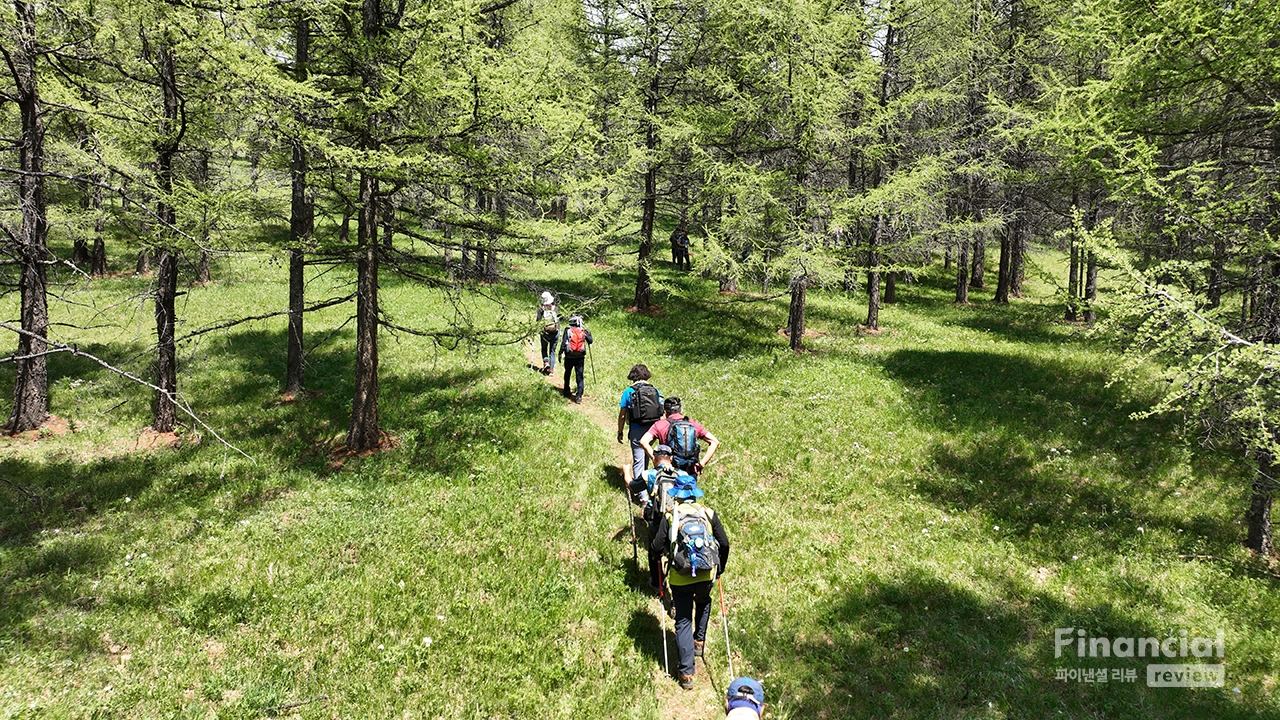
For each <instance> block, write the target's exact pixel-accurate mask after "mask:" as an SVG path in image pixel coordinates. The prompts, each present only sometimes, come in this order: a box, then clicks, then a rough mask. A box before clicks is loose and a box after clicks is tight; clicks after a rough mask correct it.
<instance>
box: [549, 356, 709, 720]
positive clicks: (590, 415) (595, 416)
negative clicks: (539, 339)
mask: <svg viewBox="0 0 1280 720" xmlns="http://www.w3.org/2000/svg"><path fill="white" fill-rule="evenodd" d="M525 357H526V358H527V359H528V361H529V364H530V365H531V366H533V367H541V365H542V358H540V357H538V353H537V351H536V350H535V349H534V347H533V345H531V344H528V345H525ZM587 380H588V384H587V392H586V394H585V395H584V397H583V400H582V404H581V405H579V404H576V403H574V402H572V401H570V400H568V399H567V398H566V399H565V402H566V403H568V405H569V407H571V408H573V409H574V410H576V411H578V412H580V413H582V414H583V415H584V416H585V417H586V418H587V419H588V420H590V421H591V422H592V424H594V425H597V426H598V427H600V428H601V430H603V431H604V433H605V436H606V437H608V438H609V440H610V442H609V444H610V446H611V447H612V448H613V459H614V462H615V463H617V465H618V467H622V466H623V465H624V464H629V463H630V462H631V450H630V447H631V446H630V444H629V443H627V442H623V443H615V442H613V439H614V438H615V437H616V435H617V432H618V405H617V399H616V398H612V397H604V396H603V395H601V394H600V392H599V390H598V388H593V387H592V384H591V383H590V382H589V381H590V375H588V376H587ZM546 381H547V383H548V384H550V385H551V386H552V387H554V388H556V389H557V390H559V391H563V390H564V387H563V381H564V374H563V373H562V372H561V370H560V368H559V367H557V368H556V370H555V371H554V372H552V373H551V374H550V375H548V376H546ZM617 498H618V502H619V503H625V504H626V506H627V511H628V514H629V515H630V516H631V521H632V522H633V523H635V524H636V531H637V532H638V533H639V537H640V538H642V539H643V537H644V536H645V523H644V520H643V519H641V518H640V516H639V515H637V514H636V512H635V508H634V506H633V505H632V504H631V503H629V502H627V500H626V498H625V497H624V495H623V493H622V492H618V493H617ZM639 557H640V559H639V563H640V564H641V571H642V574H645V575H647V574H648V570H647V567H646V566H645V555H644V549H643V548H641V550H640V555H639ZM646 607H647V608H648V609H649V613H650V614H651V615H653V618H654V620H655V621H657V622H659V623H663V622H664V616H665V613H664V612H663V606H662V602H661V600H659V599H658V597H657V596H656V595H655V596H653V597H651V598H650V599H649V601H648V602H647V603H646ZM715 615H716V613H714V612H713V617H712V618H711V622H710V623H709V624H708V626H707V647H706V654H707V658H705V659H699V660H698V661H697V671H696V673H695V675H694V686H693V690H682V689H681V688H680V685H679V683H677V682H676V681H675V679H674V678H673V677H671V676H669V675H667V674H666V673H665V672H663V669H662V665H661V664H655V666H654V668H653V672H652V677H653V685H654V688H655V696H656V699H657V701H658V717H660V718H663V720H706V719H708V718H717V717H721V716H722V715H723V714H724V705H723V700H722V698H723V697H724V691H725V687H726V686H727V684H728V682H729V680H731V679H732V678H728V677H727V674H728V668H727V664H726V661H725V658H724V654H723V653H724V639H723V635H722V634H720V633H721V631H720V629H719V627H718V625H717V623H718V622H719V617H716V616H715ZM665 627H666V632H667V646H668V649H669V650H670V653H671V656H670V659H671V667H672V669H673V670H674V668H675V666H676V635H675V629H674V627H673V624H672V620H671V618H670V617H669V616H667V617H665ZM717 652H718V653H720V655H719V656H716V655H715V653H717ZM707 659H710V660H711V664H710V666H709V667H708V665H707V663H706V660H707Z"/></svg>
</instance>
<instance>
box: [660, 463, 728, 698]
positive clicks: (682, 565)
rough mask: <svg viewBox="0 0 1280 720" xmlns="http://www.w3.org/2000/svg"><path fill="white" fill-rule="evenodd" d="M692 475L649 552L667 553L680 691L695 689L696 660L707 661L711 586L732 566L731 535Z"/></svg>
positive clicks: (679, 488) (676, 492) (682, 479)
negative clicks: (704, 500) (704, 656)
mask: <svg viewBox="0 0 1280 720" xmlns="http://www.w3.org/2000/svg"><path fill="white" fill-rule="evenodd" d="M703 494H704V493H703V492H702V490H700V489H699V488H698V481H697V479H696V478H694V477H693V476H692V475H687V474H683V473H682V474H681V475H680V476H679V478H678V479H677V480H676V482H675V483H674V485H673V486H672V487H671V489H670V490H668V491H667V495H668V496H669V497H670V498H671V499H672V500H674V501H675V502H674V504H673V505H672V507H671V514H670V515H664V516H662V518H661V519H660V520H659V521H658V527H657V528H656V529H655V532H654V536H653V540H652V542H651V543H650V544H649V549H650V550H651V551H654V552H662V553H666V555H667V569H668V573H667V581H668V583H669V584H670V585H671V604H672V605H673V606H674V608H675V618H676V649H677V651H678V653H679V658H680V659H679V663H678V664H677V666H676V670H677V672H678V673H679V676H680V687H682V688H684V689H685V690H692V689H693V675H694V668H695V666H694V663H695V659H694V658H698V657H702V651H703V647H704V646H705V645H706V641H707V623H708V621H709V620H710V619H711V586H712V585H713V584H714V583H715V580H716V578H717V577H719V576H721V575H723V574H724V569H725V565H727V564H728V562H729V537H728V536H727V535H725V533H724V527H723V526H722V525H721V524H720V516H719V515H717V514H716V513H715V511H714V510H712V509H711V508H709V507H706V506H705V505H702V504H700V503H698V502H697V500H698V498H700V497H702V496H703Z"/></svg>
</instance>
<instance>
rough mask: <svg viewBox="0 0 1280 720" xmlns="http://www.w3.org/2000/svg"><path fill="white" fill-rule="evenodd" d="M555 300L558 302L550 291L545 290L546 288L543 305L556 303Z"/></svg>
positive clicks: (543, 294) (543, 293)
mask: <svg viewBox="0 0 1280 720" xmlns="http://www.w3.org/2000/svg"><path fill="white" fill-rule="evenodd" d="M555 302H556V299H555V297H554V296H553V295H552V294H551V293H550V292H549V291H545V290H544V291H543V292H542V304H543V305H554V304H555Z"/></svg>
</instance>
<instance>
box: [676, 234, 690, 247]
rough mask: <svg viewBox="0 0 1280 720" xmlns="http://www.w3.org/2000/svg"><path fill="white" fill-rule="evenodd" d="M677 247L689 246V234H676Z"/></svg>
mask: <svg viewBox="0 0 1280 720" xmlns="http://www.w3.org/2000/svg"><path fill="white" fill-rule="evenodd" d="M676 247H680V248H687V247H689V236H688V235H685V234H684V233H680V234H679V235H678V236H676Z"/></svg>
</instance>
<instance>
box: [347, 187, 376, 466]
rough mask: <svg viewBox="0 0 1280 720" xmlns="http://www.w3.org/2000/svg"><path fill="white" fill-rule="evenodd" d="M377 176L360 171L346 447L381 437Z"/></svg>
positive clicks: (368, 444) (362, 446)
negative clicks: (351, 383) (353, 382)
mask: <svg viewBox="0 0 1280 720" xmlns="http://www.w3.org/2000/svg"><path fill="white" fill-rule="evenodd" d="M377 208H378V180H377V179H376V178H374V177H373V176H372V175H370V174H369V173H368V172H365V171H361V173H360V208H359V209H360V214H359V221H358V223H357V226H356V237H357V242H358V243H359V244H358V246H357V250H356V252H357V257H358V258H359V259H358V262H357V267H356V389H355V397H354V398H353V400H352V404H351V425H350V427H349V428H348V429H347V447H348V448H350V449H352V450H356V451H362V450H374V449H377V447H378V445H379V444H380V443H381V441H382V437H381V428H380V427H379V424H378V259H379V258H378V242H377V228H378V210H377Z"/></svg>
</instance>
